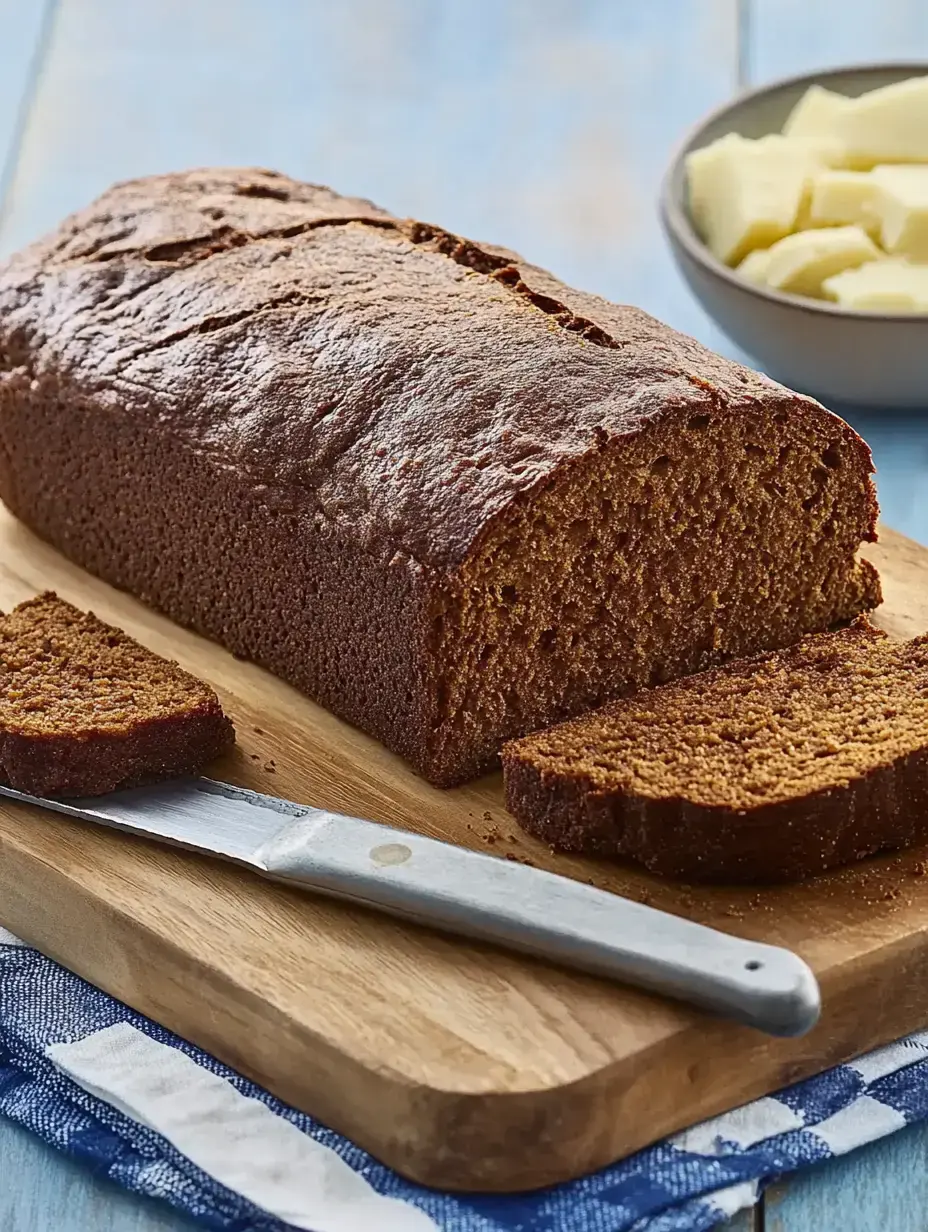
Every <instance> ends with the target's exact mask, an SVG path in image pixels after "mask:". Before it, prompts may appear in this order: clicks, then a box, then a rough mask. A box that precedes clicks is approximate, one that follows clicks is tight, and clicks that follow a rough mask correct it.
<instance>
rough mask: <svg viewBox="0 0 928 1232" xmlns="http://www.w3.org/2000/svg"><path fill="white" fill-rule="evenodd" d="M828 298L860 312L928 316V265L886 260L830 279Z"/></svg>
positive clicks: (827, 279)
mask: <svg viewBox="0 0 928 1232" xmlns="http://www.w3.org/2000/svg"><path fill="white" fill-rule="evenodd" d="M823 290H824V292H825V295H826V296H827V297H828V298H829V299H832V300H835V301H836V302H837V303H839V304H840V305H841V306H842V307H843V308H854V309H856V310H857V311H858V312H925V313H928V266H926V265H910V264H909V262H907V261H897V260H894V259H893V260H883V261H872V262H869V263H868V264H866V265H860V266H858V267H857V269H852V270H845V271H843V272H842V273H840V274H835V275H834V277H832V278H826V279H825V282H824V283H823Z"/></svg>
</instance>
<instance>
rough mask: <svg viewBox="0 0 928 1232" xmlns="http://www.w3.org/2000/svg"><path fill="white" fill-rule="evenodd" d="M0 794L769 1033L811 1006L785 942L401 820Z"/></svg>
mask: <svg viewBox="0 0 928 1232" xmlns="http://www.w3.org/2000/svg"><path fill="white" fill-rule="evenodd" d="M0 795H2V796H6V797H8V798H9V799H11V800H16V801H18V802H20V803H22V804H32V805H38V806H39V807H41V808H45V809H52V810H54V811H55V812H58V813H63V814H65V816H68V817H73V818H76V819H78V820H80V821H92V822H95V823H96V824H98V825H104V826H109V827H111V828H113V829H116V830H124V831H127V832H129V833H131V834H136V835H139V836H141V837H144V838H149V839H153V840H155V841H158V842H163V843H169V844H172V845H175V846H179V847H183V848H186V849H188V850H190V851H195V852H201V853H203V854H207V855H212V856H219V857H221V858H223V859H226V860H231V861H234V862H235V863H237V864H241V865H245V866H247V867H248V868H250V869H252V870H253V871H256V872H258V873H260V874H261V875H263V876H265V877H270V878H272V879H274V880H277V881H282V882H289V883H290V884H294V885H298V886H301V887H303V888H305V889H308V890H314V891H316V892H318V893H320V894H325V895H329V896H332V897H335V898H339V899H344V900H347V901H349V902H352V903H356V904H359V905H361V906H364V907H367V908H372V909H374V910H377V911H384V912H387V913H388V914H391V915H395V916H399V917H400V918H403V919H407V920H412V921H414V922H415V923H418V924H423V925H427V926H431V927H433V928H437V929H440V930H443V931H445V932H449V933H452V934H459V935H463V936H468V937H474V938H476V939H478V940H481V941H489V942H492V943H495V944H497V945H500V946H502V947H504V948H507V949H512V950H518V951H520V952H523V953H528V954H531V955H533V956H534V957H536V958H541V959H547V960H548V961H551V962H555V963H559V964H561V965H563V966H567V967H571V968H576V969H579V970H582V971H587V972H591V973H592V974H594V975H599V976H603V977H605V978H607V979H613V980H618V981H621V982H624V983H628V984H633V985H636V986H638V987H641V988H645V989H647V990H650V991H653V992H658V993H663V994H665V995H667V996H670V997H674V998H676V999H679V1000H683V1001H686V1002H689V1003H691V1004H694V1005H697V1006H699V1007H701V1008H703V1009H707V1010H709V1011H711V1012H713V1013H716V1014H720V1015H722V1016H724V1017H727V1018H731V1019H733V1020H735V1021H737V1022H741V1023H745V1024H747V1025H749V1026H752V1027H756V1028H758V1029H759V1030H761V1031H765V1032H767V1033H768V1034H771V1035H781V1036H791V1035H801V1034H804V1033H805V1032H806V1031H808V1030H809V1029H810V1028H811V1027H812V1026H813V1025H814V1024H815V1022H816V1021H817V1019H818V1016H819V1012H820V1004H821V1002H820V994H819V988H818V983H817V981H816V979H815V976H814V974H813V973H812V971H811V970H810V968H809V967H808V966H807V965H806V963H805V962H804V961H803V960H802V959H801V958H800V957H799V956H798V955H797V954H794V953H792V952H791V951H790V950H787V949H783V948H781V947H779V946H772V945H766V944H764V943H762V942H757V941H749V940H745V939H743V938H740V937H736V936H733V935H731V934H729V933H723V932H720V931H718V930H716V929H713V928H709V927H707V926H705V925H702V924H697V923H695V922H694V921H692V920H687V919H685V918H683V917H681V916H675V915H671V914H670V913H668V912H664V911H659V910H657V909H656V908H654V907H648V906H645V905H644V904H642V903H636V902H634V901H632V900H631V899H626V898H622V897H620V896H619V895H616V894H611V893H609V892H607V891H605V890H599V889H597V888H595V887H594V886H590V885H587V884H586V883H583V882H579V881H574V880H573V879H571V878H569V877H563V876H560V875H558V874H556V873H549V872H547V871H545V870H542V869H537V868H533V867H530V866H527V865H524V864H520V863H516V862H512V861H508V860H503V859H500V858H498V857H496V856H490V855H485V854H483V853H481V852H476V851H470V850H468V849H467V848H463V847H457V846H455V845H454V844H452V843H445V842H441V841H439V840H437V839H432V838H426V837H424V836H423V835H420V834H414V833H412V832H409V831H406V830H397V829H394V828H392V827H390V826H384V825H380V824H379V823H376V822H372V821H364V820H362V819H360V818H357V817H347V816H344V815H342V814H340V813H331V812H328V811H327V810H325V809H318V808H312V807H309V806H307V805H302V804H295V803H293V802H292V801H289V800H281V799H278V798H277V797H275V796H266V795H261V794H260V793H259V792H255V791H249V790H248V789H246V788H243V787H233V786H231V785H230V784H227V783H219V782H216V781H214V780H212V779H178V780H172V781H170V782H166V783H160V784H157V785H155V786H150V787H139V788H133V789H130V790H127V791H118V792H113V793H111V794H110V795H107V796H100V797H96V798H94V799H88V800H48V799H42V798H40V797H37V796H30V795H27V794H25V793H23V792H19V791H15V790H13V789H12V788H9V787H3V786H0Z"/></svg>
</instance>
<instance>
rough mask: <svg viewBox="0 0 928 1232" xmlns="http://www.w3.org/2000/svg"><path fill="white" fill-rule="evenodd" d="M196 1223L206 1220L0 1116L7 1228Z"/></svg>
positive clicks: (183, 1230) (1, 1203)
mask: <svg viewBox="0 0 928 1232" xmlns="http://www.w3.org/2000/svg"><path fill="white" fill-rule="evenodd" d="M33 1178H35V1183H34V1184H31V1185H30V1184H29V1183H28V1182H29V1180H30V1179H33ZM197 1227H202V1224H199V1223H197V1222H196V1221H194V1220H192V1219H188V1218H187V1217H186V1216H185V1215H181V1214H179V1213H178V1212H177V1211H175V1210H173V1209H172V1208H171V1207H170V1206H168V1204H167V1203H166V1202H156V1201H153V1200H152V1199H149V1198H141V1197H139V1196H138V1195H136V1194H130V1193H127V1192H126V1191H125V1190H124V1189H120V1188H119V1186H118V1185H115V1184H113V1183H112V1181H108V1180H106V1179H105V1178H102V1177H99V1176H96V1175H95V1174H94V1173H93V1172H91V1170H90V1169H89V1168H87V1167H85V1166H83V1165H81V1164H79V1163H77V1162H76V1161H75V1160H73V1159H70V1158H69V1157H68V1156H66V1155H62V1154H60V1153H59V1152H58V1151H55V1150H53V1149H52V1147H50V1146H46V1144H45V1143H44V1142H42V1141H41V1140H40V1139H38V1138H36V1137H35V1136H34V1135H32V1134H30V1133H27V1132H26V1130H24V1129H21V1128H20V1126H19V1125H16V1124H14V1123H13V1122H12V1121H7V1120H4V1119H0V1228H2V1229H3V1232H193V1229H195V1228H197Z"/></svg>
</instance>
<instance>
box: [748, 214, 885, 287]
mask: <svg viewBox="0 0 928 1232" xmlns="http://www.w3.org/2000/svg"><path fill="white" fill-rule="evenodd" d="M879 256H880V250H879V248H877V246H876V244H874V242H873V240H871V238H870V236H869V235H867V233H866V231H864V230H862V228H860V227H828V228H825V229H824V230H820V231H800V232H799V233H798V234H796V235H788V236H786V238H785V239H782V240H779V241H778V242H777V243H776V244H774V245H773V246H772V247H771V249H770V258H769V261H768V264H767V285H768V286H769V287H773V288H774V289H775V290H778V291H788V292H790V293H791V294H793V295H811V296H821V295H822V294H823V291H822V283H823V282H824V280H825V279H826V278H830V277H831V276H832V275H833V274H838V273H840V272H841V271H842V270H846V269H852V268H853V267H854V266H857V265H863V264H864V262H865V261H874V260H877V259H878V258H879Z"/></svg>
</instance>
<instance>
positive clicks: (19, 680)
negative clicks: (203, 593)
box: [0, 593, 235, 796]
mask: <svg viewBox="0 0 928 1232" xmlns="http://www.w3.org/2000/svg"><path fill="white" fill-rule="evenodd" d="M234 740H235V733H234V731H233V728H232V724H231V723H230V722H229V720H228V719H227V718H226V717H225V715H224V714H223V712H222V708H221V707H220V705H219V699H218V698H217V697H216V695H215V693H214V692H213V691H212V689H210V688H209V687H208V686H207V685H205V684H203V682H202V681H200V680H197V679H196V678H195V677H194V676H191V675H189V674H188V673H187V672H184V671H181V669H180V668H179V667H178V666H177V664H176V663H169V662H168V661H167V660H166V659H162V658H161V657H160V656H159V655H156V654H153V653H152V651H150V650H146V649H145V647H144V646H140V645H139V644H138V642H135V641H133V640H132V638H131V637H128V636H127V635H126V634H125V633H121V632H120V631H119V630H118V629H114V628H112V627H111V626H110V625H105V624H104V623H103V622H102V621H100V620H97V618H96V617H95V616H94V615H92V614H90V613H85V612H80V611H78V610H77V608H74V607H72V606H71V605H70V604H69V603H65V602H63V601H62V600H61V599H59V598H58V597H57V596H56V595H54V594H51V593H49V594H44V595H40V596H39V597H38V598H37V599H31V600H29V601H28V602H26V603H21V604H20V605H19V607H17V608H15V609H14V610H13V611H12V612H11V613H10V614H9V615H6V616H0V781H2V782H4V783H6V784H7V786H10V787H15V788H16V790H17V791H25V792H29V793H30V794H31V795H34V796H95V795H101V794H102V793H104V792H107V791H112V790H113V789H114V788H116V787H129V786H132V785H135V784H139V783H147V782H153V781H155V780H157V779H164V778H174V777H176V776H177V775H182V774H197V773H199V771H200V770H202V769H203V767H204V766H205V765H206V764H207V763H208V762H209V761H211V760H212V759H213V758H214V757H218V756H219V754H220V753H223V752H225V750H226V749H228V748H229V747H230V746H231V745H232V743H233V741H234Z"/></svg>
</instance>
